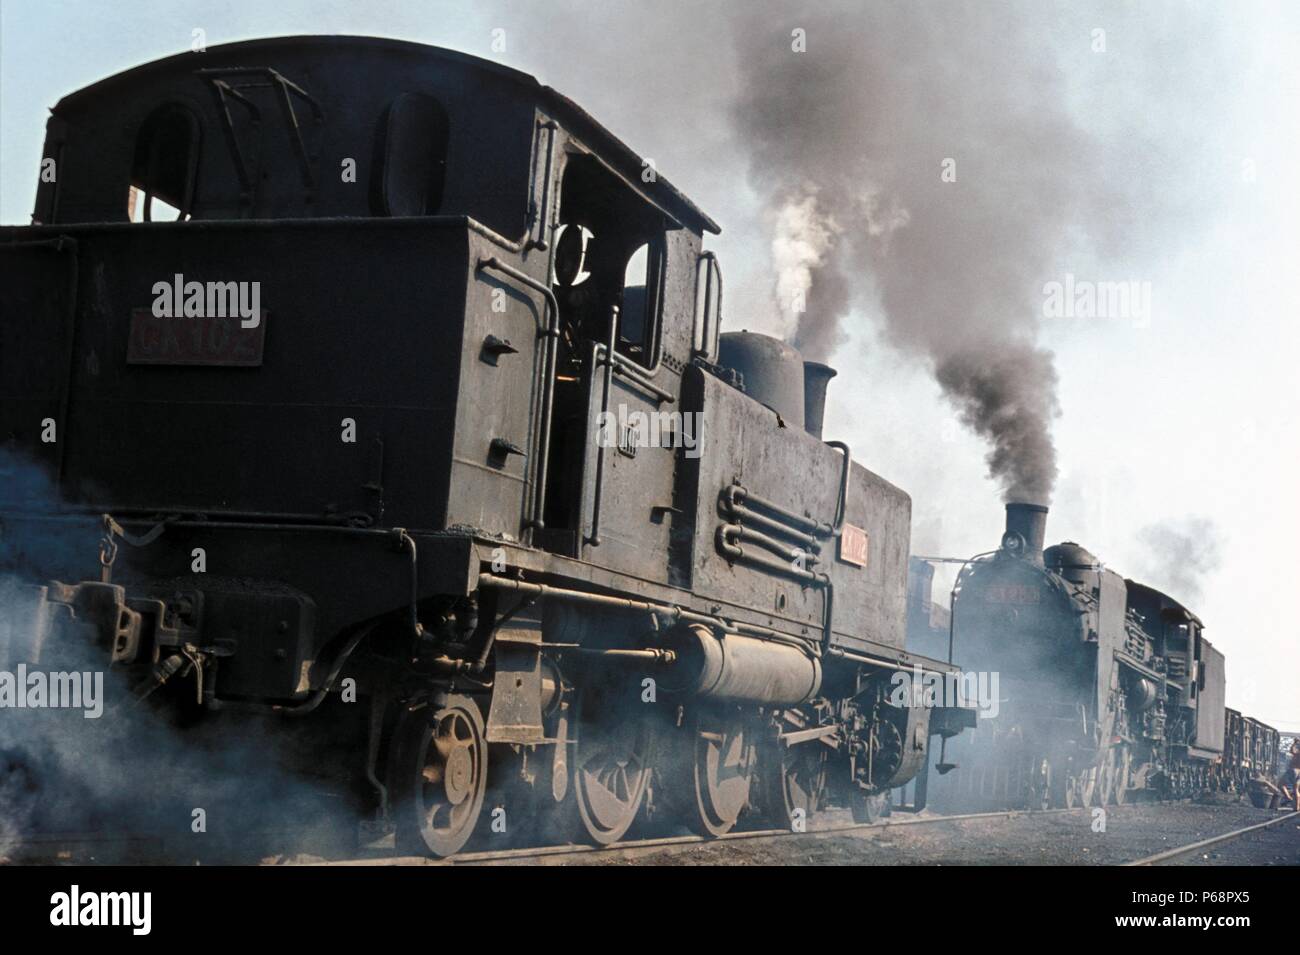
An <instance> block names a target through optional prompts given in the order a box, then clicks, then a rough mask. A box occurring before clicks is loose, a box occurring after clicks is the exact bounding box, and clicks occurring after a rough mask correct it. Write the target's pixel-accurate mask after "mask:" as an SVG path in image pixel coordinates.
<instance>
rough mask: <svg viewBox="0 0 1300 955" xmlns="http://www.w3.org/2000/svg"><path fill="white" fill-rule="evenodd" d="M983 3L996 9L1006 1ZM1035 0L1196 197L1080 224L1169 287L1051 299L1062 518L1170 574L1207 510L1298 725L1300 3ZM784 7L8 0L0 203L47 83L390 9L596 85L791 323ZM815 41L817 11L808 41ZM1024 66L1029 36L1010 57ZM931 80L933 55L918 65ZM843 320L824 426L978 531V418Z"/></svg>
mask: <svg viewBox="0 0 1300 955" xmlns="http://www.w3.org/2000/svg"><path fill="white" fill-rule="evenodd" d="M986 6H987V8H988V9H989V10H990V15H991V16H996V15H998V13H999V11H1000V10H1001V8H1000V6H999V4H997V3H990V4H987V5H986ZM697 7H698V8H704V9H707V13H706V14H703V15H701V14H699V13H698V12H696V10H697ZM938 7H939V8H940V9H942V5H941V4H940V5H938ZM1035 9H1036V10H1037V11H1040V12H1039V13H1038V14H1037V15H1036V16H1035V23H1034V28H1035V29H1036V30H1038V31H1040V32H1041V35H1042V40H1043V43H1044V44H1045V45H1047V46H1050V47H1051V48H1052V49H1054V50H1057V51H1059V53H1060V60H1061V68H1062V70H1063V75H1064V76H1065V77H1066V87H1067V92H1068V96H1069V100H1070V103H1069V108H1070V109H1071V110H1072V111H1073V114H1074V116H1075V118H1076V119H1077V121H1078V123H1079V125H1080V126H1082V127H1084V128H1086V129H1087V130H1088V131H1090V132H1091V133H1092V134H1095V135H1096V136H1098V137H1101V138H1105V139H1107V140H1108V141H1110V142H1123V141H1125V140H1126V139H1131V141H1132V143H1133V146H1134V154H1133V156H1132V170H1133V171H1132V175H1133V176H1134V177H1136V181H1138V182H1141V183H1144V184H1149V187H1150V188H1151V189H1161V188H1165V186H1166V185H1167V184H1168V183H1169V182H1170V181H1171V180H1177V185H1178V192H1177V198H1178V199H1179V200H1180V201H1182V202H1184V203H1185V206H1184V207H1183V210H1182V211H1181V212H1180V213H1179V214H1178V215H1176V216H1175V217H1174V220H1173V222H1172V224H1170V223H1166V224H1165V226H1164V227H1163V228H1162V229H1161V230H1159V232H1158V233H1153V234H1152V237H1151V238H1150V240H1149V241H1147V242H1146V243H1145V244H1144V243H1143V242H1142V241H1137V242H1134V243H1130V244H1129V245H1128V247H1127V249H1126V253H1125V256H1124V257H1123V258H1108V257H1106V256H1105V255H1104V254H1102V253H1097V252H1096V251H1095V250H1093V251H1091V252H1089V253H1088V254H1086V255H1085V254H1083V253H1082V252H1080V253H1079V254H1077V255H1075V256H1074V257H1068V256H1067V257H1064V258H1062V259H1060V269H1059V271H1058V272H1056V273H1053V274H1049V275H1045V276H1044V277H1043V278H1044V281H1050V280H1053V279H1060V278H1062V277H1063V274H1064V273H1065V272H1066V271H1070V272H1073V273H1074V274H1076V275H1077V276H1078V277H1079V278H1081V279H1091V280H1097V281H1118V280H1126V279H1132V280H1135V281H1142V282H1149V283H1150V287H1151V294H1152V303H1151V315H1150V318H1149V320H1131V319H1130V320H1124V319H1111V320H1103V319H1079V318H1074V319H1067V318H1061V319H1046V318H1045V319H1042V322H1041V327H1040V330H1039V341H1040V343H1041V344H1043V345H1045V346H1047V347H1049V348H1051V349H1052V350H1054V351H1055V352H1056V356H1057V370H1058V373H1059V376H1060V381H1061V385H1060V400H1061V409H1062V414H1061V417H1060V418H1059V419H1058V420H1057V422H1056V425H1055V435H1056V441H1057V446H1058V450H1059V455H1060V458H1059V462H1060V466H1061V471H1062V473H1061V478H1060V481H1059V482H1058V487H1057V491H1056V495H1055V501H1054V505H1053V510H1052V514H1051V515H1050V517H1049V524H1048V537H1049V540H1060V539H1067V538H1068V539H1073V540H1078V541H1080V542H1082V543H1084V544H1086V545H1087V546H1088V547H1089V548H1090V549H1091V550H1093V551H1094V552H1095V553H1096V554H1098V556H1099V557H1101V558H1102V559H1103V560H1104V561H1105V562H1106V563H1108V564H1109V565H1110V566H1112V567H1114V568H1115V569H1117V570H1119V571H1120V572H1121V573H1124V574H1126V575H1128V576H1140V577H1142V578H1144V579H1145V580H1147V582H1149V583H1152V584H1153V585H1156V586H1162V587H1169V588H1170V589H1173V588H1174V587H1176V586H1178V585H1180V580H1179V578H1178V575H1177V574H1176V573H1175V571H1176V568H1171V567H1170V566H1169V564H1168V562H1167V561H1162V560H1161V559H1159V555H1157V554H1156V553H1154V552H1153V550H1152V545H1151V542H1150V539H1149V538H1144V536H1143V535H1142V534H1141V533H1140V532H1141V530H1142V529H1143V528H1145V527H1148V526H1150V525H1160V524H1165V525H1172V526H1174V527H1189V528H1197V527H1203V526H1206V524H1205V523H1204V522H1208V526H1210V527H1211V528H1212V529H1213V530H1212V531H1211V533H1212V534H1213V535H1214V536H1215V538H1216V540H1217V543H1218V546H1217V551H1218V560H1217V561H1215V562H1213V563H1212V565H1211V566H1210V567H1206V568H1203V570H1204V571H1205V572H1204V573H1203V574H1202V575H1201V579H1200V581H1199V583H1200V588H1201V590H1202V596H1201V598H1200V599H1199V600H1198V601H1196V602H1195V604H1194V608H1195V609H1196V610H1197V611H1198V612H1199V613H1200V615H1201V616H1202V617H1203V619H1204V620H1205V621H1206V624H1207V626H1208V628H1209V636H1210V639H1211V640H1213V641H1214V643H1215V644H1216V645H1217V646H1218V647H1219V648H1220V649H1222V650H1223V651H1225V652H1226V653H1227V656H1228V668H1229V669H1228V676H1229V683H1228V703H1229V705H1230V706H1234V707H1237V708H1240V709H1242V710H1245V711H1246V712H1248V713H1251V714H1254V715H1256V716H1258V717H1260V718H1262V719H1265V720H1267V721H1270V722H1272V723H1273V724H1274V725H1278V726H1288V727H1291V728H1300V693H1298V692H1297V679H1298V678H1300V639H1298V637H1300V634H1298V632H1297V629H1298V628H1297V624H1296V620H1295V615H1294V613H1293V606H1294V598H1295V595H1296V592H1297V587H1296V575H1297V570H1298V569H1300V561H1298V560H1297V559H1296V556H1295V549H1296V546H1297V542H1300V503H1298V500H1297V498H1298V496H1300V419H1298V417H1297V402H1296V393H1297V375H1298V371H1297V359H1298V358H1300V291H1298V288H1300V283H1297V280H1296V276H1297V274H1300V268H1298V266H1300V226H1298V225H1297V221H1298V219H1300V141H1298V137H1300V106H1298V105H1297V104H1300V5H1297V4H1294V3H1289V2H1284V0H1283V2H1276V3H1264V2H1259V3H1249V2H1247V3H1242V2H1232V3H1228V2H1224V3H1222V4H1212V3H1195V2H1187V0H1171V2H1166V3H1159V2H1152V3H1143V4H1141V5H1136V4H1096V5H1089V4H1071V5H1069V6H1068V8H1067V7H1065V6H1062V7H1059V8H1058V7H1053V6H1051V5H1048V4H1039V5H1036V7H1035ZM1067 10H1068V14H1067ZM763 11H764V12H761V13H760V12H758V9H757V8H755V7H754V6H752V5H747V4H746V3H744V2H734V3H721V2H720V3H712V4H694V3H685V2H667V3H645V2H642V3H636V4H632V3H623V2H618V0H605V2H590V0H587V2H571V0H546V2H534V3H504V2H495V3H469V2H463V3H462V2H421V0H370V2H364V3H348V2H311V0H277V2H275V3H266V2H264V0H249V2H237V0H227V2H217V0H206V2H201V0H131V2H123V3H121V4H117V3H108V2H90V0H80V2H61V0H3V2H2V3H0V222H4V223H6V224H11V223H22V222H25V221H26V220H27V216H28V215H29V213H30V211H31V205H32V199H33V195H34V186H35V182H36V172H37V162H38V159H39V155H40V148H41V142H42V138H43V132H44V123H45V117H46V110H47V109H48V107H50V106H52V105H53V104H54V103H55V102H56V101H57V100H58V99H59V98H60V97H61V96H63V95H64V94H66V93H68V92H70V91H72V90H74V89H77V88H79V87H81V86H84V85H86V84H88V83H91V82H94V81H95V80H97V79H100V78H102V77H104V76H107V75H109V74H112V73H115V72H118V71H120V70H123V69H127V68H129V67H131V66H135V65H137V64H139V63H142V62H146V61H148V60H152V59H156V58H159V57H162V56H166V55H169V54H171V53H175V52H179V51H182V50H186V49H188V48H189V47H190V43H191V37H192V31H193V30H194V29H195V28H202V29H203V30H204V31H205V32H206V38H207V43H208V44H209V45H210V46H211V45H215V44H218V43H223V42H228V41H232V40H241V39H248V38H252V37H258V36H274V35H285V34H295V33H358V34H372V35H383V36H393V37H400V38H403V39H409V40H415V41H419V42H425V43H431V44H436V45H441V46H449V47H453V48H456V49H460V50H463V51H465V52H467V53H472V54H476V55H479V56H483V57H487V58H491V59H497V60H500V61H502V62H504V63H506V64H508V65H510V66H513V67H516V68H519V69H523V70H526V71H528V72H532V73H534V74H535V75H537V76H538V77H539V79H541V80H542V81H543V82H544V83H547V84H549V85H551V86H554V87H556V88H557V89H559V90H560V91H561V92H563V93H565V94H566V95H569V96H571V97H573V98H574V99H576V100H577V101H578V102H579V103H581V104H583V105H584V106H585V107H586V108H587V109H589V110H590V111H591V112H592V113H593V114H594V115H595V116H596V117H597V118H598V119H600V120H601V121H603V122H604V123H605V124H606V125H607V126H609V127H610V128H611V129H613V131H614V132H615V133H616V134H618V135H619V136H620V137H622V138H623V139H624V140H625V141H627V142H628V143H629V145H631V146H632V147H633V148H634V149H636V150H638V151H640V152H641V154H642V155H644V156H647V157H651V158H653V159H654V160H655V162H656V165H657V167H658V169H659V170H660V171H662V172H663V173H664V175H666V176H667V177H668V178H669V179H671V180H672V181H673V182H674V184H676V185H677V186H679V187H680V188H682V189H683V190H684V191H685V192H686V193H687V194H688V195H690V196H691V197H692V198H694V199H695V200H696V201H697V202H699V204H700V205H701V206H703V208H704V209H705V210H706V211H708V212H709V213H710V214H711V215H713V216H714V217H715V218H716V219H718V220H719V221H720V222H721V223H722V226H723V235H722V236H721V237H718V238H716V239H713V240H711V241H712V245H713V247H714V248H715V249H716V250H717V251H718V252H719V255H720V258H721V260H722V263H723V268H724V270H725V272H726V277H727V302H726V303H725V304H726V315H725V320H726V324H727V327H729V328H732V329H735V328H741V327H749V328H752V329H756V330H766V331H777V332H779V331H782V330H783V329H784V327H785V326H784V325H783V323H782V321H781V320H780V318H779V316H778V315H777V313H776V312H775V310H774V309H773V307H772V304H771V301H770V296H771V289H772V286H773V274H772V265H771V254H770V248H771V234H770V222H771V210H769V209H766V208H764V206H763V203H762V202H760V200H759V199H758V193H757V192H756V191H755V190H754V189H752V188H751V186H750V184H749V183H748V180H747V172H748V161H747V160H748V153H747V150H746V143H745V142H744V141H743V140H742V139H741V138H740V137H738V136H737V135H736V133H735V132H734V131H733V126H732V124H731V123H730V122H729V118H728V117H729V114H728V110H729V107H730V104H731V103H732V101H733V99H734V97H735V96H736V95H737V93H738V89H737V84H738V83H739V82H740V81H739V79H738V76H739V75H740V72H741V71H739V70H738V68H737V63H736V62H735V58H736V55H737V54H736V47H735V44H734V43H733V42H732V39H731V33H732V31H733V30H734V27H735V23H736V21H737V20H738V19H743V18H745V17H752V16H764V17H773V16H788V17H789V20H790V23H791V26H798V25H799V22H798V21H799V20H800V16H799V14H798V12H797V6H794V7H792V9H791V11H790V12H789V13H788V14H786V13H785V12H784V11H783V8H782V9H778V7H777V5H776V4H767V5H766V6H765V7H764V8H763ZM1189 25H1190V26H1189ZM1095 28H1102V29H1105V30H1106V31H1107V34H1106V39H1107V50H1106V53H1105V54H1104V55H1100V56H1099V55H1097V54H1096V53H1095V51H1094V50H1092V49H1091V47H1090V43H1091V42H1092V35H1091V31H1092V29H1095ZM495 29H502V30H504V31H505V34H504V39H505V50H504V52H494V51H493V49H492V46H491V44H492V41H493V32H492V31H493V30H495ZM816 43H817V37H816V36H815V35H814V36H810V37H809V53H808V55H815V53H816V49H817V47H816ZM1175 43H1176V44H1177V46H1176V48H1172V49H1171V44H1175ZM1016 68H1017V63H1016V62H1015V61H1014V57H1011V58H1009V60H1008V62H1007V63H1006V69H1007V70H1015V69H1016ZM916 81H917V82H918V83H925V82H927V78H926V75H925V73H924V71H919V72H918V74H917V78H916ZM1133 90H1140V95H1139V94H1138V93H1131V92H1130V91H1133ZM1153 136H1154V139H1152V137H1153ZM1164 137H1175V138H1176V141H1177V142H1180V143H1181V142H1183V141H1184V140H1186V141H1187V142H1189V143H1195V144H1196V146H1195V148H1194V149H1189V150H1188V151H1186V153H1185V154H1183V153H1175V154H1174V155H1173V157H1172V159H1171V158H1170V157H1169V156H1163V157H1162V158H1161V163H1162V164H1161V165H1159V166H1158V167H1157V168H1149V167H1148V165H1147V164H1146V163H1145V160H1146V159H1147V158H1148V157H1147V152H1146V150H1145V149H1144V146H1143V143H1144V141H1155V142H1159V141H1162V139H1163V138H1164ZM922 158H923V160H924V161H925V162H926V163H929V162H930V161H931V158H930V157H922ZM934 161H935V162H937V161H938V160H937V159H935V160H934ZM1144 177H1146V178H1144ZM976 185H977V184H976ZM973 187H974V186H973ZM1122 212H1123V211H1122V210H1117V214H1122ZM1095 225H1096V223H1070V224H1069V226H1068V227H1069V228H1073V229H1076V230H1078V231H1079V232H1081V233H1085V232H1088V231H1089V230H1090V229H1092V228H1093V227H1094V226H1095ZM1140 225H1141V224H1140V223H1138V224H1137V225H1136V226H1135V230H1134V231H1135V234H1140V233H1141V229H1140ZM1157 239H1158V241H1156V240H1157ZM847 327H848V330H849V332H850V338H849V341H848V342H847V343H846V344H845V345H844V346H843V347H842V348H841V349H840V351H839V353H838V354H837V355H836V356H835V358H834V361H833V363H834V364H835V365H837V366H838V367H839V369H840V371H841V374H840V377H839V378H838V379H836V381H835V382H834V383H833V384H832V390H831V406H830V408H829V411H828V427H827V434H828V436H830V437H840V438H843V439H845V440H847V441H849V443H850V444H851V445H852V447H853V449H854V452H855V456H856V457H857V458H858V459H859V460H861V461H862V462H863V463H865V464H866V465H867V466H868V467H870V468H872V469H873V470H875V471H877V472H879V473H880V474H882V475H883V476H885V477H886V478H888V479H890V480H891V481H893V482H895V483H896V484H899V485H900V486H902V487H903V488H905V489H906V490H908V491H909V492H910V493H911V494H912V496H913V506H914V550H916V551H918V552H926V553H934V552H940V553H944V554H950V555H960V556H968V555H969V554H971V553H974V552H976V551H980V550H985V549H988V548H989V547H992V546H995V545H996V543H997V540H998V537H999V534H1000V531H1001V525H1002V514H1001V511H1002V505H1001V502H1000V494H999V490H998V488H997V487H996V486H994V485H993V484H992V482H990V481H989V480H988V479H987V478H986V476H985V468H984V462H983V457H984V453H985V448H984V447H983V445H982V443H981V442H980V441H979V440H978V439H977V438H975V437H973V436H971V435H969V434H968V433H966V432H965V431H964V430H963V429H962V428H961V426H960V425H959V424H957V423H956V421H955V418H954V415H953V413H952V410H951V408H949V407H948V406H947V405H946V403H945V402H944V401H943V399H942V397H941V396H940V393H939V390H938V388H937V386H936V385H935V384H934V383H933V381H932V379H931V377H930V375H929V373H928V370H927V369H926V368H925V367H923V366H922V365H920V364H919V363H917V362H916V361H915V360H913V359H908V358H905V357H904V356H902V355H900V354H898V353H897V352H894V351H893V350H891V349H890V348H889V347H887V346H885V345H884V344H882V343H881V341H880V335H879V327H880V325H879V322H878V312H877V310H875V309H873V308H872V307H871V306H870V305H869V304H865V305H860V306H859V308H858V310H857V311H855V312H854V314H853V315H852V316H850V320H849V322H848V325H847ZM1198 521H1199V522H1202V523H1195V522H1198ZM1180 596H1181V595H1180ZM1191 602H1192V601H1191V600H1190V599H1189V603H1191Z"/></svg>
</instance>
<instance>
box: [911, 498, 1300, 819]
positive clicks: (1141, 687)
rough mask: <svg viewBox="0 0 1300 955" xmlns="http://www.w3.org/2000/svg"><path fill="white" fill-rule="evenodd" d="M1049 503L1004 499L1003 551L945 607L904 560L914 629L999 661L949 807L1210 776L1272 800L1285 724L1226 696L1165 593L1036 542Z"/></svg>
mask: <svg viewBox="0 0 1300 955" xmlns="http://www.w3.org/2000/svg"><path fill="white" fill-rule="evenodd" d="M1046 520H1047V508H1046V507H1043V506H1040V505H1034V504H1022V503H1014V504H1008V505H1007V523H1006V533H1005V534H1004V536H1003V538H1002V542H1001V546H1000V547H999V548H998V550H996V551H994V552H991V553H989V554H985V555H980V556H978V557H976V558H973V559H972V560H971V561H969V562H967V563H966V564H965V565H963V567H962V569H961V571H960V572H959V574H958V577H957V582H956V585H955V587H954V591H953V600H952V603H951V610H950V612H949V613H944V612H943V611H942V610H941V609H939V608H936V607H935V606H934V605H933V604H931V602H930V599H929V598H930V587H931V581H932V576H933V568H932V566H930V565H928V564H925V563H924V562H920V561H915V560H914V562H913V579H912V582H911V584H910V588H911V594H910V596H911V605H910V609H909V621H910V622H909V640H910V641H911V644H912V645H913V647H914V648H925V649H928V650H930V651H931V652H935V653H936V654H939V653H942V652H943V649H944V645H945V644H946V645H947V647H948V648H950V649H951V652H952V653H953V654H954V657H953V658H954V659H956V660H959V661H960V662H961V664H962V666H963V668H965V669H966V670H970V671H976V672H995V673H997V675H998V678H999V680H998V683H999V689H998V699H997V700H995V701H992V702H993V703H994V704H995V705H994V706H993V707H985V708H982V710H981V714H980V720H979V727H978V729H977V730H976V731H975V732H974V733H972V734H968V735H966V736H964V737H963V738H962V739H961V740H959V741H955V742H954V743H953V744H952V745H951V746H950V751H952V752H957V753H960V755H959V756H958V757H957V759H958V761H959V762H960V763H961V765H962V766H963V769H962V770H961V771H960V772H958V773H955V774H953V775H951V776H948V777H946V778H944V779H943V780H942V781H941V782H939V783H938V784H937V786H932V788H931V791H930V799H931V803H932V804H934V805H938V806H943V807H944V808H950V809H951V808H958V807H960V808H969V807H977V806H978V807H984V808H991V807H997V808H1004V807H1014V808H1048V807H1071V806H1076V805H1081V806H1088V805H1095V806H1104V805H1107V804H1117V803H1123V802H1125V801H1126V800H1127V799H1129V798H1131V797H1133V796H1136V795H1138V794H1146V795H1151V796H1155V797H1159V798H1176V797H1182V796H1188V795H1191V794H1193V793H1195V792H1199V791H1202V790H1206V789H1222V790H1229V791H1236V792H1243V793H1249V795H1250V796H1251V798H1252V800H1253V801H1255V802H1256V804H1257V805H1263V804H1265V803H1266V802H1267V789H1266V787H1265V786H1264V785H1262V784H1261V780H1265V779H1268V778H1270V777H1271V776H1272V775H1273V772H1274V766H1275V763H1276V757H1277V746H1278V734H1277V731H1276V730H1274V729H1273V728H1271V727H1268V726H1265V725H1264V724H1262V723H1259V722H1258V721H1256V720H1252V719H1249V718H1243V717H1242V716H1241V714H1240V713H1238V712H1236V711H1235V710H1230V709H1227V708H1226V707H1225V706H1224V698H1225V686H1226V679H1225V671H1224V655H1223V653H1222V652H1220V651H1219V650H1217V649H1215V647H1213V646H1212V645H1211V644H1210V641H1209V640H1207V639H1206V638H1205V636H1204V632H1203V631H1204V625H1203V624H1202V622H1201V621H1200V619H1199V618H1198V617H1197V616H1196V614H1195V613H1193V612H1192V611H1191V610H1189V609H1188V608H1186V607H1184V606H1183V605H1182V604H1181V603H1179V602H1178V601H1177V600H1175V599H1174V598H1172V597H1170V596H1168V595H1167V594H1163V593H1161V592H1159V591H1157V590H1154V589H1152V588H1151V587H1147V586H1144V585H1143V584H1140V583H1137V582H1136V581H1133V580H1126V579H1124V578H1123V577H1121V576H1120V575H1119V574H1117V573H1115V572H1114V571H1113V570H1110V569H1108V568H1106V567H1104V566H1102V565H1101V563H1100V562H1099V561H1098V560H1097V558H1095V557H1094V556H1093V555H1092V554H1091V553H1089V552H1088V551H1087V550H1085V549H1084V548H1082V547H1080V546H1079V545H1078V544H1075V543H1073V542H1070V541H1067V542H1065V543H1062V544H1057V545H1055V546H1052V547H1048V548H1047V549H1046V550H1044V549H1043V544H1044V531H1045V524H1046Z"/></svg>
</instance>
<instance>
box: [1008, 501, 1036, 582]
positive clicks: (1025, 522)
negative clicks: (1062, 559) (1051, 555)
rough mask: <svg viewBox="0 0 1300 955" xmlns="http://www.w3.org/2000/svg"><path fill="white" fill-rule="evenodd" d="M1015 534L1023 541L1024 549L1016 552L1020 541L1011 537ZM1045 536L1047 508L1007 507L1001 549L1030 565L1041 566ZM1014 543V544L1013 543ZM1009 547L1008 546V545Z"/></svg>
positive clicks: (1016, 504)
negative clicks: (1005, 530)
mask: <svg viewBox="0 0 1300 955" xmlns="http://www.w3.org/2000/svg"><path fill="white" fill-rule="evenodd" d="M1013 534H1017V535H1019V537H1020V540H1023V541H1024V549H1023V550H1022V551H1019V552H1018V553H1017V552H1016V549H1017V548H1019V546H1020V541H1019V540H1016V539H1015V538H1013V537H1012V535H1013ZM1046 536H1047V508H1046V507H1045V506H1044V505H1042V504H1022V503H1013V504H1008V505H1007V532H1006V533H1005V534H1003V535H1002V549H1003V550H1005V551H1008V552H1010V553H1016V556H1018V557H1024V558H1025V559H1026V560H1028V561H1030V562H1031V563H1034V564H1037V565H1038V566H1039V567H1041V566H1043V542H1044V539H1045V537H1046ZM1013 542H1014V543H1013ZM1009 544H1010V545H1011V546H1008V545H1009Z"/></svg>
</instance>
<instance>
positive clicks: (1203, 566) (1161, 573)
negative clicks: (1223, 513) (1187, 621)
mask: <svg viewBox="0 0 1300 955" xmlns="http://www.w3.org/2000/svg"><path fill="white" fill-rule="evenodd" d="M1138 542H1139V543H1140V544H1141V545H1142V547H1143V549H1144V555H1143V557H1142V558H1141V559H1140V562H1139V574H1140V579H1143V580H1146V581H1149V582H1150V583H1151V584H1152V585H1153V586H1156V587H1159V588H1160V589H1161V590H1164V591H1166V592H1168V593H1169V595H1170V596H1171V597H1173V598H1174V599H1176V600H1178V601H1180V602H1182V603H1186V604H1196V603H1197V602H1199V601H1200V599H1201V595H1202V592H1203V587H1204V583H1205V580H1206V578H1207V577H1209V576H1210V575H1211V574H1213V573H1214V572H1215V571H1216V570H1218V569H1219V565H1220V562H1221V551H1222V542H1221V536H1220V533H1219V529H1218V527H1217V526H1216V525H1215V523H1214V522H1213V521H1211V520H1209V519H1208V518H1204V517H1187V518H1183V519H1181V520H1169V521H1162V522H1160V523H1158V524H1150V525H1148V526H1147V527H1144V528H1142V530H1140V531H1138Z"/></svg>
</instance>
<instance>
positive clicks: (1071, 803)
mask: <svg viewBox="0 0 1300 955" xmlns="http://www.w3.org/2000/svg"><path fill="white" fill-rule="evenodd" d="M1082 801H1083V780H1082V779H1081V778H1080V777H1079V776H1075V775H1071V776H1070V778H1069V779H1067V780H1066V782H1065V808H1066V809H1073V808H1075V807H1076V806H1079V805H1082Z"/></svg>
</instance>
